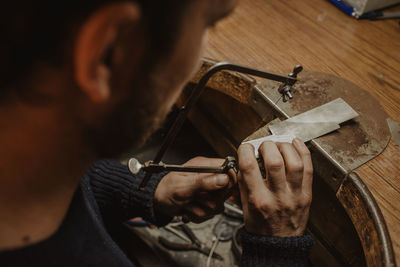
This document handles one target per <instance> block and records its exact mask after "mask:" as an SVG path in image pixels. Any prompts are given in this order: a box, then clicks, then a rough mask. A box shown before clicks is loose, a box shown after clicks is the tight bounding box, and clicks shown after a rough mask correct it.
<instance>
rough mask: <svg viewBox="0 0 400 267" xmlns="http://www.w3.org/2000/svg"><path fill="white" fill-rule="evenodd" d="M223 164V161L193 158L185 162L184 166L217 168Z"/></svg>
mask: <svg viewBox="0 0 400 267" xmlns="http://www.w3.org/2000/svg"><path fill="white" fill-rule="evenodd" d="M224 162H225V159H217V158H206V157H195V158H192V159H191V160H189V161H187V162H186V163H185V164H183V165H184V166H211V167H219V166H221V165H222V164H223V163H224Z"/></svg>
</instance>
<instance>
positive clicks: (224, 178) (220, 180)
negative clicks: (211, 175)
mask: <svg viewBox="0 0 400 267" xmlns="http://www.w3.org/2000/svg"><path fill="white" fill-rule="evenodd" d="M228 182H229V178H228V175H226V174H219V175H217V177H216V181H215V183H216V184H217V186H225V185H227V184H228Z"/></svg>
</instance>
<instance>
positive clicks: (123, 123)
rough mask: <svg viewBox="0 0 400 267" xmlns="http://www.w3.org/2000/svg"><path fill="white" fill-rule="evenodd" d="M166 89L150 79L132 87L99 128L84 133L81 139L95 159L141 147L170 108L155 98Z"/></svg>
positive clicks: (160, 123)
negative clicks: (143, 83) (83, 139)
mask: <svg viewBox="0 0 400 267" xmlns="http://www.w3.org/2000/svg"><path fill="white" fill-rule="evenodd" d="M167 86H168V85H167V84H163V83H160V81H157V79H151V78H150V81H149V82H148V83H147V85H141V86H136V87H135V90H132V91H131V92H132V93H131V94H130V95H129V96H128V97H126V98H125V100H124V101H123V102H121V103H119V104H118V105H116V107H115V109H114V110H113V112H112V113H111V114H110V115H109V116H108V117H107V118H106V120H105V121H104V123H102V125H101V126H99V127H92V128H90V129H88V130H87V133H86V134H85V136H86V138H85V139H86V140H87V143H88V144H89V146H90V149H91V150H92V151H93V152H94V153H95V155H96V156H97V157H99V158H115V157H118V156H120V155H122V154H124V153H127V152H129V151H132V150H133V149H137V148H139V147H140V146H142V145H144V143H145V142H146V141H147V139H148V138H149V137H150V135H151V134H152V133H154V132H155V131H156V130H157V129H158V128H160V126H161V125H162V123H163V122H164V120H165V119H166V117H167V114H168V113H169V111H170V109H171V108H172V105H171V104H168V102H167V101H165V99H162V97H161V96H160V94H159V92H160V91H162V90H168V89H169V88H167Z"/></svg>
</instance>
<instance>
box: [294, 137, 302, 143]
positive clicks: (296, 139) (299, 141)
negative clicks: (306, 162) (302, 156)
mask: <svg viewBox="0 0 400 267" xmlns="http://www.w3.org/2000/svg"><path fill="white" fill-rule="evenodd" d="M293 141H294V142H296V143H297V144H301V142H303V141H301V139H300V138H298V137H296V138H295V139H293Z"/></svg>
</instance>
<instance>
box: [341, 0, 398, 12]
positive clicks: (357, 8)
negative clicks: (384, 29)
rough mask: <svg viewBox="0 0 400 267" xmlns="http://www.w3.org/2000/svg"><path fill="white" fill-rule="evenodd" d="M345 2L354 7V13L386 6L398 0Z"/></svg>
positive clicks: (346, 0)
mask: <svg viewBox="0 0 400 267" xmlns="http://www.w3.org/2000/svg"><path fill="white" fill-rule="evenodd" d="M344 2H346V3H347V4H349V5H350V6H352V7H353V8H354V12H355V13H356V15H358V16H360V15H362V14H364V13H367V12H370V11H373V10H377V9H381V8H384V7H388V6H391V5H394V4H398V3H400V0H345V1H344Z"/></svg>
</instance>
